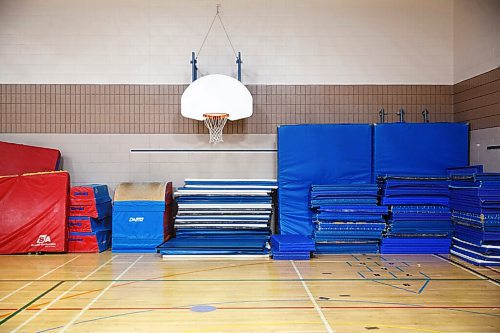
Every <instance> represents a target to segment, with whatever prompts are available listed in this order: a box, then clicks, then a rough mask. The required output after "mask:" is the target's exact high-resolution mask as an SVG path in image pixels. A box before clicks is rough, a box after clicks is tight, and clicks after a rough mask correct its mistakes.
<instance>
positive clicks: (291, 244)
mask: <svg viewBox="0 0 500 333" xmlns="http://www.w3.org/2000/svg"><path fill="white" fill-rule="evenodd" d="M270 242H271V246H272V247H273V248H275V249H277V250H278V251H293V252H295V251H294V250H295V249H298V250H301V251H314V249H315V248H314V241H313V240H312V239H310V238H309V237H307V236H301V235H272V236H271V238H270Z"/></svg>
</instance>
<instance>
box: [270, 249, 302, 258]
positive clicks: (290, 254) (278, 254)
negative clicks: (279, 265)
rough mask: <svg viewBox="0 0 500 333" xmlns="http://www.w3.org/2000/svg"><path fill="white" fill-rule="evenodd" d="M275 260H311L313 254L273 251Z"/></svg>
mask: <svg viewBox="0 0 500 333" xmlns="http://www.w3.org/2000/svg"><path fill="white" fill-rule="evenodd" d="M272 256H273V259H274V260H310V259H311V252H277V251H274V250H273V251H272Z"/></svg>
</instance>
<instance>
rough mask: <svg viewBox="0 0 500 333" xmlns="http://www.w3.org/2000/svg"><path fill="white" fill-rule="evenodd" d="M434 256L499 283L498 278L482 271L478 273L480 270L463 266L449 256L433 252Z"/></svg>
mask: <svg viewBox="0 0 500 333" xmlns="http://www.w3.org/2000/svg"><path fill="white" fill-rule="evenodd" d="M435 256H437V257H439V258H441V259H444V260H446V261H448V262H451V263H454V264H455V265H458V266H460V267H462V268H464V269H466V270H468V271H469V272H472V273H474V274H477V275H479V276H481V277H483V278H485V279H486V280H490V281H492V282H494V283H496V284H500V280H499V279H493V278H490V277H489V276H488V275H484V274H483V273H480V272H478V271H476V270H475V269H472V268H470V267H467V266H465V265H463V264H461V263H459V262H457V261H455V260H451V259H449V258H446V257H444V256H442V255H440V254H435Z"/></svg>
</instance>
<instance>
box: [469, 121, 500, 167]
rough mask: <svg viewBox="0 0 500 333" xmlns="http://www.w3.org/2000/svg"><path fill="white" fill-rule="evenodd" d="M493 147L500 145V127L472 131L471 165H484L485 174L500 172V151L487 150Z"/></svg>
mask: <svg viewBox="0 0 500 333" xmlns="http://www.w3.org/2000/svg"><path fill="white" fill-rule="evenodd" d="M493 145H496V146H499V145H500V127H492V128H485V129H479V130H474V131H471V133H470V164H471V165H476V164H482V165H484V171H485V172H500V149H490V150H488V149H487V148H488V146H493Z"/></svg>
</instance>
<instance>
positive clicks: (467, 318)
mask: <svg viewBox="0 0 500 333" xmlns="http://www.w3.org/2000/svg"><path fill="white" fill-rule="evenodd" d="M451 260H452V261H453V262H450V261H448V258H445V257H439V256H433V255H426V256H423V255H420V256H416V255H413V256H409V255H407V256H389V255H384V256H364V255H352V256H349V255H343V256H321V257H319V258H315V259H313V260H311V261H272V260H264V259H262V260H244V261H243V260H222V259H217V260H203V261H202V260H176V261H165V260H162V259H161V258H160V257H159V256H158V255H152V254H144V255H141V254H118V255H117V254H112V253H110V252H105V253H102V254H99V255H97V254H82V255H75V254H66V255H42V256H0V332H500V285H499V280H498V279H499V278H500V270H498V268H477V267H474V266H472V265H467V264H464V263H463V262H461V261H459V260H458V259H456V258H453V257H452V258H451Z"/></svg>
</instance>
